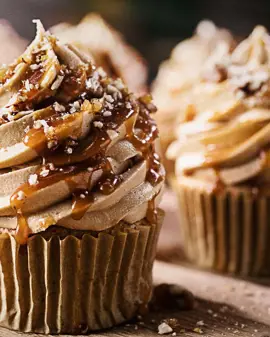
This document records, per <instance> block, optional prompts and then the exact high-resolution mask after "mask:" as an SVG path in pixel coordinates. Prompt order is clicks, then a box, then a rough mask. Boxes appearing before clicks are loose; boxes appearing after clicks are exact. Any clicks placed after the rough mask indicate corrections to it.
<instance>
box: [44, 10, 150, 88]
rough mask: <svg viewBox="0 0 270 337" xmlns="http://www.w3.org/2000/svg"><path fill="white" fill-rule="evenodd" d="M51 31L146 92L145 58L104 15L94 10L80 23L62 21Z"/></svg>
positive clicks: (117, 75)
mask: <svg viewBox="0 0 270 337" xmlns="http://www.w3.org/2000/svg"><path fill="white" fill-rule="evenodd" d="M50 30H51V31H52V32H53V33H54V34H55V35H56V36H57V37H59V38H60V39H61V41H63V42H67V43H72V44H73V45H75V46H76V47H78V48H80V49H81V50H83V51H84V52H86V53H87V54H88V55H89V56H90V57H92V59H93V60H94V61H95V63H96V64H97V65H98V66H102V67H103V69H104V70H105V71H106V72H107V74H108V75H109V76H111V77H113V78H117V77H120V78H122V79H123V81H124V82H125V83H126V84H127V86H128V87H129V88H130V90H132V91H133V92H135V93H143V92H145V91H146V80H147V68H146V65H145V62H144V60H143V58H142V57H141V56H140V55H139V53H138V52H137V51H136V50H135V49H133V48H132V47H130V46H129V45H127V43H126V42H125V40H124V39H123V37H122V36H121V34H120V33H118V32H117V31H116V30H115V29H114V28H113V27H111V26H110V25H108V24H107V23H106V22H105V21H104V20H103V19H102V17H101V16H100V15H98V14H95V13H91V14H88V15H87V16H86V17H85V18H83V20H82V21H81V22H80V23H79V24H78V25H75V26H73V25H70V24H68V23H60V24H58V25H56V26H54V27H52V28H51V29H50Z"/></svg>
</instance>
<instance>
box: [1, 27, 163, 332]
mask: <svg viewBox="0 0 270 337" xmlns="http://www.w3.org/2000/svg"><path fill="white" fill-rule="evenodd" d="M37 26H38V30H37V35H36V38H35V40H34V41H33V42H32V44H31V45H30V46H29V47H28V48H27V50H26V51H25V53H24V54H23V55H22V56H21V57H19V58H18V59H17V60H16V62H15V63H13V64H11V65H10V66H5V67H2V68H1V72H0V74H1V77H0V82H1V91H0V95H1V102H2V108H1V119H0V122H1V125H0V146H1V150H0V168H1V169H2V170H1V175H0V180H1V184H0V186H1V188H0V228H1V235H0V250H1V254H0V266H1V270H2V275H3V278H2V282H1V297H0V300H1V303H5V305H2V306H1V320H0V324H1V325H2V326H4V327H8V328H12V329H18V330H21V331H28V332H30V331H32V332H41V333H60V332H63V333H79V332H86V331H88V330H98V329H103V328H108V327H111V326H113V325H116V324H119V323H121V322H123V321H125V320H128V319H130V318H132V317H133V316H134V315H136V313H137V312H138V311H139V310H140V308H141V307H144V306H147V303H148V301H149V300H150V297H151V290H152V264H153V260H154V256H155V249H156V241H157V238H158V234H159V229H160V225H161V222H162V217H163V213H162V211H160V210H159V209H158V208H157V207H158V206H157V205H158V203H159V200H160V197H161V193H162V186H163V181H164V170H163V167H162V165H161V164H160V162H159V157H158V155H157V154H156V152H155V147H154V142H155V140H156V138H157V128H156V125H155V123H154V121H153V120H152V118H151V117H150V113H151V112H154V111H155V107H154V105H153V104H152V102H151V100H150V98H149V97H148V96H146V97H142V98H140V99H136V98H135V97H134V96H133V95H132V94H130V93H129V91H128V89H127V88H126V87H125V86H124V85H123V83H122V81H121V80H119V79H118V80H112V79H111V78H110V77H108V76H107V75H106V73H105V72H104V70H103V69H101V68H96V67H95V66H94V65H93V64H92V63H91V62H89V60H88V59H87V57H86V56H85V55H83V54H81V53H80V52H79V51H78V49H76V48H75V47H73V46H70V45H64V44H62V43H61V42H59V41H58V40H57V39H56V38H55V37H54V36H52V35H50V34H49V33H48V32H45V31H44V29H43V27H42V25H41V23H40V22H37Z"/></svg>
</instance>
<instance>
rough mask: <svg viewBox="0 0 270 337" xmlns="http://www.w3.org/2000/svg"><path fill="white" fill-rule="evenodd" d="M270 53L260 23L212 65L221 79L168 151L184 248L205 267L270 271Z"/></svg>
mask: <svg viewBox="0 0 270 337" xmlns="http://www.w3.org/2000/svg"><path fill="white" fill-rule="evenodd" d="M269 56H270V49H269V35H268V33H267V32H266V30H265V29H264V28H263V27H257V28H255V30H254V31H253V33H252V34H251V35H250V37H248V38H247V39H246V40H244V41H243V42H242V43H240V44H239V45H238V46H237V48H236V49H235V50H234V51H233V52H232V53H228V55H227V56H224V58H223V62H222V63H218V64H217V63H213V71H214V72H217V71H218V72H221V74H222V76H221V77H220V79H219V80H218V81H216V82H213V81H212V82H210V81H208V82H205V83H201V84H200V85H198V86H196V87H195V88H194V90H193V92H192V99H193V100H192V102H193V109H194V112H195V114H194V118H193V120H191V121H189V122H185V123H182V124H179V128H178V139H177V140H176V141H175V142H174V143H173V144H171V146H170V147H169V149H168V157H169V158H172V159H175V160H176V179H175V182H174V189H175V191H176V192H177V194H178V198H179V206H180V213H181V225H182V227H183V234H184V236H185V240H184V243H185V249H186V252H187V255H188V256H189V258H190V259H191V260H192V261H193V262H194V263H196V264H198V265H199V266H203V267H208V268H213V269H215V270H218V271H223V272H229V273H235V274H241V275H269V274H270V260H269V249H268V246H269V245H268V242H269V221H270V214H269V200H270V199H269V163H270V162H269V118H270V112H269V106H270V104H269V102H270V101H269V98H270V96H269V88H270V81H269V79H270V63H269V60H270V58H269Z"/></svg>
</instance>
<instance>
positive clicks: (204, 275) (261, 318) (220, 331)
mask: <svg viewBox="0 0 270 337" xmlns="http://www.w3.org/2000/svg"><path fill="white" fill-rule="evenodd" d="M163 206H164V208H166V209H167V210H168V211H169V212H168V216H167V218H166V220H165V225H164V227H163V232H162V236H161V240H160V242H159V251H158V257H159V259H162V260H163V261H160V260H159V261H157V262H156V263H155V266H154V281H155V284H159V283H171V284H178V285H181V286H182V287H185V288H186V289H188V290H190V291H191V292H192V293H193V294H194V295H195V297H196V305H195V308H194V309H193V310H189V311H187V310H186V311H179V310H167V311H166V310H165V309H164V310H159V311H157V310H156V311H155V312H150V313H149V314H148V315H147V316H146V317H144V318H142V319H141V320H140V321H136V322H131V323H129V324H126V325H123V326H119V327H116V328H114V329H111V330H109V331H104V332H101V333H96V334H92V335H91V336H93V337H95V336H104V337H105V336H107V337H116V336H134V337H137V336H138V337H139V336H149V337H151V336H158V333H157V331H158V325H159V324H161V323H162V322H163V321H165V322H167V323H168V324H169V325H170V326H171V327H172V328H173V331H174V332H175V333H176V336H198V335H199V334H201V335H202V336H212V337H220V336H243V337H251V336H252V337H253V336H254V337H256V336H258V337H270V280H268V279H260V280H254V279H251V280H241V279H235V278H231V277H226V276H222V275H217V274H213V273H210V272H206V271H201V270H196V269H193V268H192V267H190V266H187V265H186V264H185V263H183V254H182V253H181V247H180V236H178V235H176V233H177V231H178V228H177V227H175V224H176V221H175V216H176V215H175V201H174V197H173V195H172V194H171V193H169V192H167V193H166V195H165V198H164V202H163ZM168 261H169V262H168ZM172 262H173V263H172ZM171 335H172V333H170V334H169V336H171ZM19 336H21V337H22V336H24V337H31V336H32V337H35V336H38V335H35V334H31V335H30V334H29V335H28V334H21V333H17V332H14V331H9V330H6V329H1V328H0V337H19ZM39 336H40V335H39ZM63 336H64V335H63ZM63 336H62V337H63ZM65 336H66V335H65Z"/></svg>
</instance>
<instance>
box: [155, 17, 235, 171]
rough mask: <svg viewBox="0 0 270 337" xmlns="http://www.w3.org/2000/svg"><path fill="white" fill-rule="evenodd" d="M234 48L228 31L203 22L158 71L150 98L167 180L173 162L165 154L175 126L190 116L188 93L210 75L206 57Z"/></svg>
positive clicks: (220, 55)
mask: <svg viewBox="0 0 270 337" xmlns="http://www.w3.org/2000/svg"><path fill="white" fill-rule="evenodd" d="M233 45H234V40H233V38H232V36H231V35H230V33H229V32H228V31H227V30H225V29H219V28H217V27H216V26H215V25H214V24H213V23H212V22H210V21H202V22H200V23H199V25H198V27H197V28H196V32H195V34H194V36H192V37H191V38H189V39H186V40H184V41H183V42H180V43H179V44H178V45H177V46H176V47H175V48H174V49H173V51H172V53H171V56H170V58H169V59H168V60H166V61H165V62H163V63H162V64H161V66H160V68H159V72H158V75H157V78H156V79H155V82H154V84H153V96H154V99H155V102H156V104H157V106H158V113H157V114H156V116H155V119H156V120H157V123H158V127H159V131H160V143H161V153H162V155H163V159H164V165H165V168H166V171H167V175H168V177H169V176H170V175H171V174H173V172H174V161H173V160H169V159H168V158H166V156H165V153H166V150H167V148H168V146H169V144H171V142H172V141H173V140H174V139H175V133H174V128H175V124H176V123H178V122H180V121H183V120H184V119H185V118H188V119H190V118H191V117H192V115H193V110H192V106H190V109H189V114H186V112H185V111H184V110H185V106H186V105H187V103H188V102H189V93H190V90H191V89H192V87H193V86H194V85H195V84H197V83H198V82H200V81H202V80H203V78H204V77H207V78H208V77H209V76H213V74H212V73H210V72H209V66H208V63H209V57H210V56H211V58H213V59H215V60H217V59H220V58H221V57H222V56H223V55H224V54H225V53H226V52H227V51H228V50H230V49H231V48H232V47H233ZM214 51H215V53H214V55H212V54H213V52H214ZM211 63H212V61H211Z"/></svg>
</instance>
